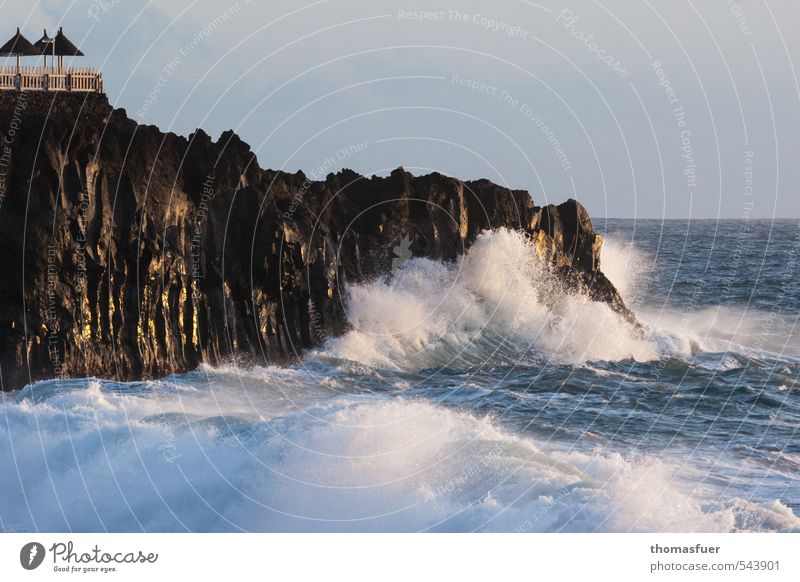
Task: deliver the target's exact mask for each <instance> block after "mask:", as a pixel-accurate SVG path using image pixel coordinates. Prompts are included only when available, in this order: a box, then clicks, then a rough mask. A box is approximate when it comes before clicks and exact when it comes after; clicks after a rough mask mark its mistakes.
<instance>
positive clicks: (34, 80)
mask: <svg viewBox="0 0 800 582" xmlns="http://www.w3.org/2000/svg"><path fill="white" fill-rule="evenodd" d="M0 91H73V92H80V93H90V92H91V93H102V92H103V74H102V73H101V72H100V69H92V68H85V67H20V68H19V74H18V73H17V68H16V67H0Z"/></svg>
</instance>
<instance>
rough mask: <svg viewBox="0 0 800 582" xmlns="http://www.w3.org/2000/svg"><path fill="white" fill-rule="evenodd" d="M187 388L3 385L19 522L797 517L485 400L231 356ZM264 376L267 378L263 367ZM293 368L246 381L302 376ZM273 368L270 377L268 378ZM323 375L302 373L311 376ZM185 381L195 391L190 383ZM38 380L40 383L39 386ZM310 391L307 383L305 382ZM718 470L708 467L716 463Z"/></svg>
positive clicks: (603, 521) (575, 525) (678, 521)
mask: <svg viewBox="0 0 800 582" xmlns="http://www.w3.org/2000/svg"><path fill="white" fill-rule="evenodd" d="M204 374H208V375H211V376H214V377H213V383H212V384H211V386H210V387H209V386H208V385H206V384H204V382H203V374H196V375H194V376H191V377H182V378H176V379H174V381H172V383H173V384H174V385H175V386H176V387H177V388H176V389H175V390H164V389H163V388H164V387H163V386H158V387H154V386H148V385H146V383H145V384H142V385H140V386H139V387H138V388H137V390H136V391H135V392H131V391H130V387H128V389H127V390H121V387H120V385H116V384H114V383H106V382H102V381H91V382H89V383H88V384H87V383H85V382H84V384H83V385H79V384H77V383H75V384H71V385H70V386H68V387H67V388H64V387H60V388H58V387H55V386H54V384H53V383H43V384H39V385H36V386H34V387H32V388H31V389H28V390H26V391H25V392H23V393H22V394H19V395H17V396H14V397H6V402H5V410H6V414H5V420H6V423H7V425H8V426H7V429H8V430H3V431H0V463H2V466H4V467H8V468H9V470H6V471H3V472H2V474H0V487H2V490H3V492H4V494H3V496H2V497H0V518H1V519H2V528H3V529H5V530H7V531H30V530H48V531H104V530H109V531H140V530H144V531H184V530H190V531H238V530H247V531H423V530H424V531H472V530H476V531H651V532H654V531H684V532H688V531H740V530H746V531H763V530H770V531H772V530H790V529H798V528H800V519H798V517H797V516H796V515H795V514H794V513H793V512H792V511H791V509H789V508H788V507H786V506H784V505H782V504H781V503H780V502H778V501H775V502H770V503H753V502H751V501H748V500H745V499H742V498H737V497H733V496H725V495H723V494H719V493H713V492H709V491H703V492H700V491H699V489H698V488H697V487H695V486H693V485H691V484H690V483H689V481H688V480H687V476H689V475H690V474H691V473H692V472H693V471H695V469H692V468H691V467H690V466H689V465H686V464H669V463H666V462H664V461H662V460H658V459H656V458H652V457H648V456H645V455H638V456H636V455H632V456H625V455H622V454H620V453H614V452H608V451H604V450H602V449H596V450H590V451H575V450H570V449H564V450H558V449H555V448H553V447H548V446H547V444H546V443H542V442H537V441H536V440H534V439H531V438H528V437H525V436H520V435H517V434H514V433H512V432H509V431H507V430H505V429H503V428H502V427H501V426H499V425H498V424H497V423H496V422H494V420H493V419H492V418H491V417H490V416H477V415H473V414H468V413H466V412H461V411H456V410H452V409H449V408H444V407H441V406H437V405H435V404H432V403H430V402H425V401H421V400H411V399H404V398H380V397H376V396H374V395H341V394H340V395H336V396H332V397H331V398H329V399H319V398H318V397H316V396H314V395H308V394H306V392H305V389H301V390H300V391H299V396H298V399H296V400H295V405H294V408H292V409H287V410H282V411H276V410H275V408H274V406H273V398H272V397H273V392H274V390H264V389H263V387H262V390H260V391H254V392H253V393H251V394H249V397H244V396H243V395H242V394H239V393H238V388H237V387H236V385H235V384H234V383H231V382H230V380H231V371H226V372H222V373H221V374H217V373H216V372H215V371H210V370H206V371H205V372H204ZM263 374H267V376H263ZM302 374H303V372H302V371H300V370H298V369H289V370H278V369H263V370H260V371H259V372H257V373H254V374H250V373H248V374H245V376H247V378H245V382H255V378H261V380H262V381H264V382H267V381H269V382H273V384H272V385H270V386H267V387H269V388H275V383H276V382H278V383H281V384H282V385H285V386H293V385H295V383H296V382H295V380H297V378H298V377H300V376H301V375H302ZM266 378H269V380H267V379H266ZM311 384H312V382H311V381H308V382H306V383H304V385H305V386H311ZM187 388H188V389H187ZM34 392H38V393H39V398H38V399H37V398H34ZM306 396H308V398H306ZM704 471H706V472H707V471H708V468H704Z"/></svg>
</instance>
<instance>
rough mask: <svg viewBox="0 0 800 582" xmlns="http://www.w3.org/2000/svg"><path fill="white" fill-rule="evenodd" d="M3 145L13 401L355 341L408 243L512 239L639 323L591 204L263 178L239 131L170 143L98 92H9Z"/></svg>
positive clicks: (571, 284) (430, 246)
mask: <svg viewBox="0 0 800 582" xmlns="http://www.w3.org/2000/svg"><path fill="white" fill-rule="evenodd" d="M0 138H1V139H2V140H3V141H2V144H0V250H1V251H2V252H1V253H0V265H2V273H3V275H2V277H1V278H0V366H1V368H0V372H1V377H2V388H3V389H4V390H11V389H17V388H20V387H22V386H24V385H25V384H27V383H29V382H31V381H35V380H38V379H42V378H54V377H79V376H89V375H94V376H100V377H108V378H116V379H121V380H131V379H139V378H143V377H144V378H146V377H156V376H161V375H165V374H169V373H173V372H182V371H187V370H190V369H192V368H194V367H196V366H197V365H198V364H199V363H201V362H207V363H211V364H213V363H217V362H220V361H221V360H223V359H225V358H229V357H246V358H250V359H253V360H255V361H261V362H264V361H268V362H286V361H289V360H291V359H293V358H296V357H299V355H300V354H301V353H302V350H303V349H305V348H308V347H310V346H313V345H314V344H315V343H317V342H319V341H321V340H323V339H325V338H326V337H330V336H332V335H336V334H340V333H342V332H343V331H345V330H346V328H347V321H346V318H345V316H344V311H343V304H342V299H343V294H344V293H345V289H344V285H345V283H347V282H356V281H360V280H364V279H367V278H370V277H373V276H376V275H378V274H381V273H386V272H387V271H389V270H390V269H391V266H392V261H393V260H394V259H396V258H397V253H396V247H397V246H398V244H401V241H403V240H405V244H406V245H407V246H406V247H405V248H410V249H412V250H413V253H414V255H415V256H429V257H431V258H437V259H444V260H452V259H455V258H456V257H457V256H458V255H459V254H461V253H463V252H464V250H465V249H466V248H468V247H469V245H470V244H471V243H472V242H473V241H474V240H475V238H476V237H477V235H478V234H479V233H480V232H481V231H482V230H484V229H491V228H497V227H501V226H504V227H508V228H515V229H521V230H523V231H525V232H527V233H529V234H530V236H531V237H532V238H533V239H534V241H535V244H536V248H537V250H538V252H539V253H540V254H541V256H542V257H544V258H546V259H547V260H549V261H551V262H552V264H553V267H554V269H555V270H556V271H557V272H558V273H560V275H561V277H562V279H563V281H564V284H565V289H567V290H570V291H572V292H584V293H587V294H589V296H590V297H591V298H593V299H595V300H598V301H605V302H607V303H609V304H610V305H611V306H612V308H613V309H615V310H617V311H618V312H619V313H620V314H622V315H623V316H625V317H627V318H629V319H630V320H631V321H633V316H632V315H631V314H630V312H629V311H628V310H627V308H626V307H625V306H624V304H623V302H622V300H621V298H620V297H619V294H618V293H617V292H616V290H615V289H614V287H613V285H612V284H611V283H610V282H609V281H608V279H606V278H605V276H603V274H602V272H601V271H600V270H599V259H598V257H599V250H600V245H601V242H602V241H601V238H600V236H599V235H598V234H597V233H595V232H594V230H593V228H592V224H591V221H590V219H589V217H588V215H587V214H586V211H585V210H584V208H583V207H582V206H581V205H580V204H578V203H577V202H576V201H574V200H569V201H567V202H565V203H563V204H561V205H559V206H546V207H537V206H534V204H533V201H532V200H531V197H530V195H529V194H528V193H527V192H525V191H519V190H508V189H506V188H502V187H500V186H497V185H495V184H493V183H491V182H489V181H487V180H478V181H474V182H461V181H459V180H456V179H454V178H449V177H446V176H442V175H440V174H436V173H434V174H430V175H427V176H420V177H414V176H411V175H410V174H408V173H407V172H405V171H403V170H402V169H397V170H395V171H394V172H392V173H391V175H390V176H388V177H386V178H377V177H372V178H366V177H364V176H360V175H358V174H356V173H354V172H351V171H348V170H345V171H342V172H340V173H338V174H335V175H333V174H331V175H329V176H328V177H327V178H326V179H325V181H324V182H322V181H318V182H314V181H311V180H309V179H308V178H306V176H305V175H303V174H302V173H297V174H287V173H284V172H276V171H271V170H264V169H261V168H260V167H259V166H258V164H257V162H256V159H255V156H254V154H253V153H252V152H251V151H250V148H249V146H248V145H247V144H245V143H244V142H243V141H242V140H241V139H239V137H237V136H236V135H235V134H234V133H233V132H225V133H223V134H222V135H221V136H220V138H219V139H218V140H217V141H216V142H214V141H212V139H211V138H210V137H209V136H208V135H207V134H205V133H204V132H203V131H202V130H198V131H197V132H196V133H194V134H193V135H191V136H190V137H189V138H188V139H186V138H183V137H179V136H177V135H174V134H164V133H162V132H161V131H159V130H158V129H157V128H155V127H152V126H140V125H137V124H136V123H135V122H134V121H132V120H130V119H128V118H127V116H126V113H125V111H124V110H121V109H118V110H114V109H112V108H111V107H110V106H109V104H108V102H107V100H106V98H105V97H104V96H102V95H95V94H90V95H70V94H64V95H53V94H47V93H23V94H21V95H18V94H15V93H4V94H0ZM408 243H410V245H409V244H408ZM401 249H402V247H401Z"/></svg>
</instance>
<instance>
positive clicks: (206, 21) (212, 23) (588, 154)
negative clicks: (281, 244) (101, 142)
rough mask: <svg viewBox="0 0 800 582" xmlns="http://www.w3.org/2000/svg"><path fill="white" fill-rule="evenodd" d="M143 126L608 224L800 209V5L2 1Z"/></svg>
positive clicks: (313, 168)
mask: <svg viewBox="0 0 800 582" xmlns="http://www.w3.org/2000/svg"><path fill="white" fill-rule="evenodd" d="M0 13H2V14H3V16H4V18H3V21H4V22H5V26H6V30H5V32H4V33H3V34H5V35H6V36H10V35H11V33H13V30H14V27H15V26H17V25H19V26H20V27H21V28H22V31H23V33H24V34H25V35H26V36H27V37H28V38H29V39H30V40H31V41H34V40H36V39H38V38H39V36H41V31H42V28H45V27H46V28H47V29H48V32H52V31H53V30H54V29H55V28H57V27H58V26H63V27H64V31H65V33H66V34H67V35H68V36H69V37H70V39H71V40H72V41H73V42H75V43H76V44H78V45H79V46H80V47H81V48H82V49H83V51H84V52H85V53H86V54H87V56H86V58H83V59H76V62H75V64H76V65H85V66H100V67H102V68H103V71H104V78H105V86H106V90H107V92H108V95H109V98H110V100H111V102H112V103H113V104H114V105H115V106H117V107H123V108H125V109H126V110H127V112H128V115H129V116H130V117H132V118H133V119H135V120H137V121H139V122H140V123H149V124H155V125H158V126H160V127H161V128H162V129H164V130H169V131H174V132H176V133H179V134H183V135H188V134H189V133H191V132H192V131H193V130H194V128H196V127H198V126H199V127H202V128H203V129H205V130H206V131H207V132H208V133H209V134H211V135H212V136H213V137H215V138H216V137H217V136H218V135H219V134H220V133H221V132H222V131H224V130H226V129H228V128H233V129H235V130H236V131H237V133H239V135H240V136H241V137H242V138H243V139H244V140H245V141H247V142H248V143H249V144H250V145H251V146H252V147H253V149H254V150H255V151H256V152H257V154H258V159H259V163H260V164H261V165H262V166H263V167H269V168H275V169H284V170H287V171H292V172H293V171H296V170H299V169H302V170H304V171H305V172H307V173H309V174H311V175H315V176H317V177H321V176H324V174H325V173H326V172H328V171H336V170H338V169H340V168H342V167H349V168H352V169H354V170H356V171H359V172H362V173H364V174H367V175H371V174H379V175H381V174H385V173H388V172H389V171H390V170H391V169H392V168H394V167H397V166H400V165H402V166H404V167H406V168H407V169H409V170H410V171H412V172H414V173H418V174H419V173H426V172H429V171H432V170H437V171H441V172H443V173H447V174H451V175H454V176H457V177H459V178H463V179H471V178H478V177H486V178H489V179H491V180H493V181H495V182H498V183H501V184H505V185H508V186H510V187H512V188H524V189H527V190H529V191H530V192H531V194H532V195H533V197H534V199H535V200H536V202H537V203H545V202H558V201H561V200H563V199H565V198H567V197H576V198H577V199H578V200H580V201H581V202H582V203H584V204H585V205H586V206H587V207H588V209H589V211H590V213H591V214H592V216H596V217H599V216H614V217H638V218H653V217H671V218H674V217H687V216H691V217H699V218H714V217H725V218H736V217H742V216H749V217H752V218H763V217H773V216H775V217H780V218H785V217H797V216H800V163H798V158H800V155H799V154H800V85H798V75H799V74H800V71H798V69H799V68H800V62H799V59H798V57H799V56H800V37H798V35H797V34H796V29H797V25H798V24H800V3H797V2H789V1H780V2H777V1H775V2H764V1H757V0H739V1H738V2H734V1H733V0H730V1H729V0H706V1H702V2H701V1H700V0H694V1H685V0H677V1H675V0H670V1H666V0H660V1H654V0H637V1H633V0H629V1H627V0H626V1H622V0H618V1H615V2H610V1H609V2H606V3H601V2H593V1H564V2H554V1H550V0H542V1H541V2H539V1H537V2H530V1H527V0H496V1H495V2H492V3H486V2H476V1H472V0H467V1H463V0H462V1H459V2H457V3H456V2H451V3H449V4H448V3H442V2H436V1H429V2H418V1H407V2H395V1H393V0H392V1H381V2H366V1H344V0H330V1H325V0H319V1H316V2H305V1H300V2H298V1H292V2H288V1H281V0H278V1H270V2H259V1H257V0H250V1H247V0H239V1H238V2H230V1H229V0H216V1H209V0H195V1H191V0H170V1H161V0H160V1H155V2H147V1H146V0H93V1H85V0H80V1H78V0H75V1H55V0H50V1H45V2H30V1H23V0H13V1H9V0H0Z"/></svg>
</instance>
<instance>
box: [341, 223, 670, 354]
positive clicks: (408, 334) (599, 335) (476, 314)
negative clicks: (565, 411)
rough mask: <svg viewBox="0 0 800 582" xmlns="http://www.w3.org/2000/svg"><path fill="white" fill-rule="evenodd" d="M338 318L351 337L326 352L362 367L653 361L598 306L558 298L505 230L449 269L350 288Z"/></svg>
mask: <svg viewBox="0 0 800 582" xmlns="http://www.w3.org/2000/svg"><path fill="white" fill-rule="evenodd" d="M347 313H348V316H349V320H350V323H351V325H352V326H353V330H352V331H351V332H349V333H348V334H346V335H345V336H343V337H341V338H336V339H334V340H331V341H330V342H329V343H328V345H327V346H326V352H327V353H328V354H329V355H333V356H336V357H339V358H343V359H347V360H352V361H356V362H361V363H364V364H368V365H371V366H380V367H388V368H400V369H411V370H414V369H420V368H425V367H431V366H436V365H450V366H460V365H465V364H467V365H468V364H470V363H474V362H478V363H481V362H484V361H490V360H492V359H495V358H497V359H502V358H507V359H518V358H520V357H522V355H523V354H527V355H528V357H535V356H540V357H544V358H547V359H548V360H550V361H553V362H558V363H572V364H574V363H582V362H586V361H591V360H619V359H625V358H634V359H637V360H650V359H654V358H656V357H658V351H657V344H656V343H655V342H654V341H651V340H648V339H646V338H643V337H642V336H640V335H639V334H638V333H637V332H636V330H634V329H633V327H632V326H631V325H630V324H628V323H627V322H626V321H624V320H623V319H622V318H621V317H620V316H619V315H617V314H616V313H614V312H613V311H611V310H610V309H609V308H608V307H607V306H606V305H604V304H602V303H597V302H593V301H589V300H588V299H587V298H585V297H581V296H575V295H567V294H565V293H564V292H563V291H562V290H561V288H560V285H559V283H558V282H557V280H556V278H555V277H554V276H553V275H552V274H551V273H550V271H549V270H548V268H547V266H546V265H545V263H544V262H543V261H542V260H540V259H538V258H537V256H536V253H535V251H534V249H533V246H532V244H531V243H530V242H529V241H528V240H527V239H526V238H525V237H524V235H522V234H520V233H518V232H514V231H509V230H505V229H500V230H497V231H493V232H484V233H482V234H481V235H480V236H479V237H478V239H477V241H476V242H475V243H474V244H473V245H472V247H470V249H469V251H468V252H467V254H466V255H465V256H464V257H463V258H462V259H460V260H459V261H458V262H456V263H442V262H436V261H431V260H428V259H422V258H417V259H413V260H411V261H409V262H408V263H406V264H405V265H404V266H403V267H402V268H401V269H399V270H398V271H397V272H395V273H394V274H393V276H392V277H386V278H382V279H380V280H377V281H374V282H372V283H368V284H364V285H355V286H351V287H350V288H349V290H348V301H347Z"/></svg>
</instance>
